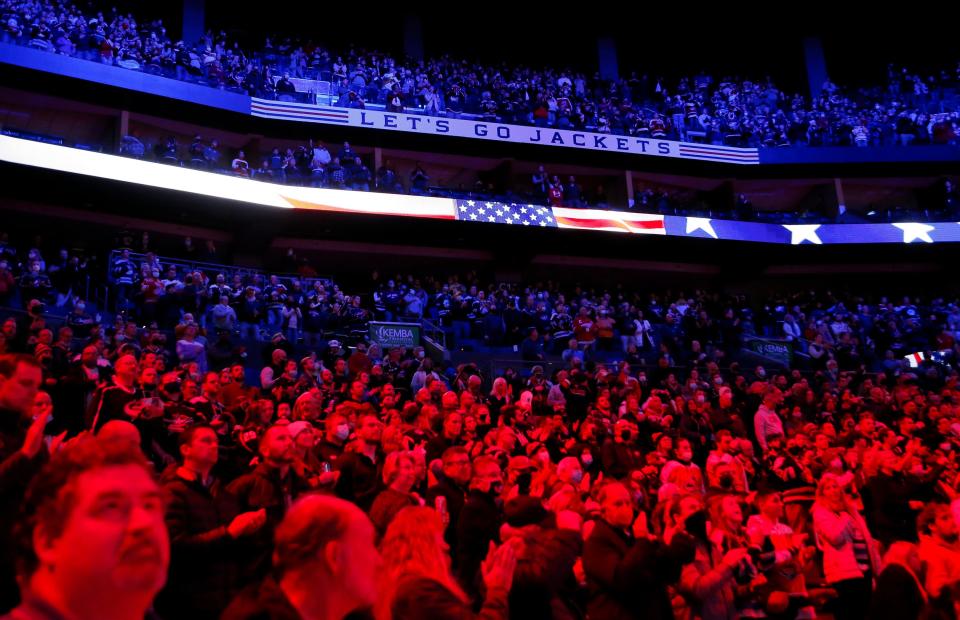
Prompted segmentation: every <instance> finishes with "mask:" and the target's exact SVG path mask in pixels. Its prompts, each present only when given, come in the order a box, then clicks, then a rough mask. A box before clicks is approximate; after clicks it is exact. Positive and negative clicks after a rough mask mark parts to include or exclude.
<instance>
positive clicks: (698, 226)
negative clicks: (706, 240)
mask: <svg viewBox="0 0 960 620" xmlns="http://www.w3.org/2000/svg"><path fill="white" fill-rule="evenodd" d="M698 230H702V231H703V232H705V233H707V234H708V235H710V236H711V237H713V238H714V239H716V238H717V233H716V231H715V230H713V224H711V223H710V218H708V217H688V218H687V234H688V235H689V234H690V233H692V232H696V231H698Z"/></svg>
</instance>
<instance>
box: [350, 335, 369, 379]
mask: <svg viewBox="0 0 960 620" xmlns="http://www.w3.org/2000/svg"><path fill="white" fill-rule="evenodd" d="M372 367H373V362H372V361H371V360H370V357H369V356H368V355H367V345H366V344H365V343H363V342H361V343H359V344H358V345H357V348H356V350H355V351H354V352H353V354H352V355H351V356H350V357H349V358H348V359H347V368H348V369H349V370H350V375H351V376H354V377H358V376H360V373H361V372H370V369H371V368H372Z"/></svg>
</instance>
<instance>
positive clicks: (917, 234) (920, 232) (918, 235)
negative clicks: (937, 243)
mask: <svg viewBox="0 0 960 620" xmlns="http://www.w3.org/2000/svg"><path fill="white" fill-rule="evenodd" d="M894 226H896V227H897V228H899V229H900V230H902V231H903V242H904V243H912V242H913V241H915V240H919V241H923V242H925V243H933V239H931V238H930V233H931V232H932V231H934V230H936V228H934V227H933V226H931V225H929V224H917V223H915V222H910V223H905V224H894Z"/></svg>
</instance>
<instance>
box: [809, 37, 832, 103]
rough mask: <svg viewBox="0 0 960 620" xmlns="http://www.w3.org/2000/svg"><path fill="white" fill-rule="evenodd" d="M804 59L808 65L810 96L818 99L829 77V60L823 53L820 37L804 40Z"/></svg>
mask: <svg viewBox="0 0 960 620" xmlns="http://www.w3.org/2000/svg"><path fill="white" fill-rule="evenodd" d="M803 61H804V63H805V64H806V65H807V83H808V84H809V86H810V96H811V97H812V98H814V99H816V98H817V97H819V96H820V91H821V90H822V89H823V83H824V82H826V81H827V79H829V75H828V74H827V60H826V57H825V56H824V54H823V42H822V41H820V39H819V38H817V37H807V38H805V39H804V40H803Z"/></svg>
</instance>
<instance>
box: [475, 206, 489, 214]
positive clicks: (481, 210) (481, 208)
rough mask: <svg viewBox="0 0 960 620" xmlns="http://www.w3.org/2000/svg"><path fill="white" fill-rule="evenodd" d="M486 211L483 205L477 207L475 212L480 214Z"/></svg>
mask: <svg viewBox="0 0 960 620" xmlns="http://www.w3.org/2000/svg"><path fill="white" fill-rule="evenodd" d="M486 212H487V210H486V209H484V208H483V207H480V208H479V209H477V213H479V214H480V215H483V214H484V213H486Z"/></svg>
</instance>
